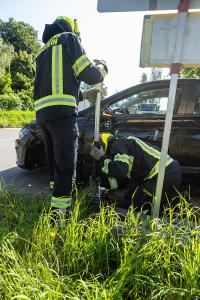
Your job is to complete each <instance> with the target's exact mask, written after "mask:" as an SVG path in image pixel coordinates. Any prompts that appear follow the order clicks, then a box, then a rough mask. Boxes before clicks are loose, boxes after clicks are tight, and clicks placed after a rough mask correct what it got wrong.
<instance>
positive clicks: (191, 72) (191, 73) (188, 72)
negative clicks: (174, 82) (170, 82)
mask: <svg viewBox="0 0 200 300" xmlns="http://www.w3.org/2000/svg"><path fill="white" fill-rule="evenodd" d="M180 77H181V78H199V77H200V68H181V72H180Z"/></svg>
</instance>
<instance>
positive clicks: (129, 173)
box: [127, 155, 134, 179]
mask: <svg viewBox="0 0 200 300" xmlns="http://www.w3.org/2000/svg"><path fill="white" fill-rule="evenodd" d="M133 162H134V157H133V156H132V155H129V165H128V173H127V177H128V178H129V179H131V171H132V168H133Z"/></svg>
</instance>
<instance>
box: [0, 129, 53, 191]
mask: <svg viewBox="0 0 200 300" xmlns="http://www.w3.org/2000/svg"><path fill="white" fill-rule="evenodd" d="M19 130H20V128H0V181H1V182H3V185H4V184H5V185H6V186H9V185H13V186H14V187H15V189H17V190H18V191H19V192H28V193H37V194H39V193H43V192H44V193H46V192H47V191H48V170H47V168H43V169H37V170H33V171H27V170H23V169H20V168H19V167H17V166H16V153H15V139H16V138H17V137H18V135H19Z"/></svg>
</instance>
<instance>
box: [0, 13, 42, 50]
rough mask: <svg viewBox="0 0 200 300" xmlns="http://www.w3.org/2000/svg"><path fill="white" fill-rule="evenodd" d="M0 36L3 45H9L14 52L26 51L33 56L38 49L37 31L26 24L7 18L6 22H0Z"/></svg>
mask: <svg viewBox="0 0 200 300" xmlns="http://www.w3.org/2000/svg"><path fill="white" fill-rule="evenodd" d="M0 35H1V37H2V39H3V40H4V42H5V43H7V44H11V45H12V46H13V47H14V50H15V52H19V51H26V52H27V53H29V54H33V56H35V55H36V54H37V52H38V51H39V49H40V44H39V41H38V37H37V31H35V29H34V28H33V27H32V26H31V25H30V24H27V23H24V22H17V21H15V20H14V19H13V18H9V20H8V22H3V21H2V20H0Z"/></svg>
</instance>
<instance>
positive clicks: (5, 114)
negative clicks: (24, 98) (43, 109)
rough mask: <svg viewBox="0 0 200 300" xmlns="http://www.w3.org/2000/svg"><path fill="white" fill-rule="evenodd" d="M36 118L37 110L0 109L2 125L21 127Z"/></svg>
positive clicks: (0, 122)
mask: <svg viewBox="0 0 200 300" xmlns="http://www.w3.org/2000/svg"><path fill="white" fill-rule="evenodd" d="M32 120H35V112H33V111H19V110H10V111H6V110H0V127H19V126H20V127H21V126H24V125H26V124H27V123H28V122H30V121H32Z"/></svg>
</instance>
